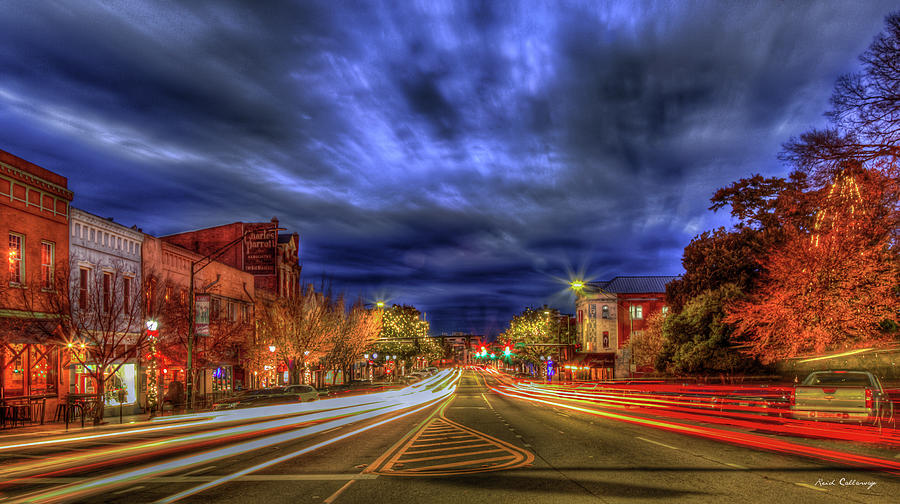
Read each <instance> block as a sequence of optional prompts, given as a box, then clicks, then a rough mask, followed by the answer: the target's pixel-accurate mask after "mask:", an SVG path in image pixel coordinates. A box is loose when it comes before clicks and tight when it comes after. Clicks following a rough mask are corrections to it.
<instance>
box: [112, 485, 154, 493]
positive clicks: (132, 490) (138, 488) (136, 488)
mask: <svg viewBox="0 0 900 504" xmlns="http://www.w3.org/2000/svg"><path fill="white" fill-rule="evenodd" d="M141 488H146V487H145V486H144V485H138V486H133V487H131V488H126V489H125V490H119V491H118V492H113V495H121V494H123V493H128V492H134V491H135V490H140V489H141Z"/></svg>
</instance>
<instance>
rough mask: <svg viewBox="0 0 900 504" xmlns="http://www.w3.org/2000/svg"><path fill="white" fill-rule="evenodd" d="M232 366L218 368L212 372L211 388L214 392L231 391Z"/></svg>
mask: <svg viewBox="0 0 900 504" xmlns="http://www.w3.org/2000/svg"><path fill="white" fill-rule="evenodd" d="M231 376H232V372H231V366H222V367H217V368H216V369H214V370H213V372H212V383H211V384H210V388H211V389H212V391H213V392H221V391H230V390H231V383H232V382H231Z"/></svg>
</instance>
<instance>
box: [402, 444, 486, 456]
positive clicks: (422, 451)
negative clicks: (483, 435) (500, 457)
mask: <svg viewBox="0 0 900 504" xmlns="http://www.w3.org/2000/svg"><path fill="white" fill-rule="evenodd" d="M479 446H491V444H490V443H480V444H473V445H465V446H451V447H449V448H431V449H429V450H416V451H408V450H407V452H406V453H407V455H409V454H416V453H434V452H440V451H452V450H461V449H463V448H477V447H479Z"/></svg>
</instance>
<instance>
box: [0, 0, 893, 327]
mask: <svg viewBox="0 0 900 504" xmlns="http://www.w3.org/2000/svg"><path fill="white" fill-rule="evenodd" d="M182 4H184V5H182ZM896 5H897V4H896V2H889V1H877V2H876V1H866V2H859V1H847V2H838V1H825V2H822V1H815V2H795V1H789V2H778V1H771V2H759V3H752V2H718V1H717V2H700V3H694V2H682V1H678V2H671V3H650V2H627V3H626V2H623V3H606V2H599V1H589V2H583V3H576V2H557V1H550V2H546V3H543V2H542V3H533V2H501V1H499V0H487V1H482V2H462V1H454V2H433V1H416V2H412V1H410V2H405V1H391V2H385V3H383V4H378V3H376V2H360V3H351V2H337V1H334V0H325V1H321V2H312V1H298V2H249V1H248V2H225V1H222V0H215V1H208V2H201V1H195V0H192V1H190V2H146V3H144V2H89V1H86V0H79V1H77V2H71V1H59V2H51V1H40V2H33V1H30V0H7V1H5V2H3V11H2V14H0V34H2V35H0V40H2V41H0V75H2V77H0V148H2V149H4V150H7V151H9V152H11V153H13V154H16V155H18V156H20V157H23V158H25V159H27V160H29V161H32V162H34V163H36V164H39V165H41V166H44V167H46V168H48V169H50V170H53V171H55V172H58V173H60V174H62V175H64V176H66V177H68V179H69V187H70V188H71V189H72V190H74V191H75V201H74V203H73V204H74V206H77V207H79V208H82V209H85V210H88V211H90V212H93V213H97V214H99V215H101V216H110V217H114V218H115V219H116V221H117V222H120V223H123V224H125V225H128V226H130V225H132V224H137V225H138V226H140V227H142V228H143V230H144V231H145V232H148V233H151V234H155V235H164V234H170V233H175V232H180V231H185V230H190V229H196V228H201V227H207V226H215V225H219V224H225V223H229V222H234V221H248V222H249V221H268V220H269V219H271V218H272V217H273V216H278V218H279V219H280V222H281V224H282V225H283V226H284V227H287V228H288V229H289V230H290V231H297V232H298V233H300V235H301V242H302V251H301V256H302V257H301V260H302V263H303V276H304V278H303V280H304V281H307V282H316V284H317V285H318V284H319V282H320V281H321V279H322V277H323V275H324V276H326V277H327V278H329V279H330V281H331V283H332V284H333V287H334V289H335V290H336V291H342V292H345V293H346V295H347V296H349V297H351V298H355V297H357V296H362V297H364V298H365V300H366V301H370V302H374V300H376V299H379V298H382V299H386V300H387V301H388V303H398V304H404V303H405V304H413V305H415V306H416V307H418V308H419V309H421V310H423V311H425V312H427V314H428V320H429V321H430V322H431V323H432V329H433V331H432V332H434V333H438V332H441V331H445V332H449V331H457V330H459V331H471V332H475V333H485V334H496V333H497V332H500V331H502V330H503V329H504V328H505V325H506V323H507V322H508V320H509V318H510V317H511V316H512V315H513V314H514V313H516V312H519V311H520V310H521V309H523V308H524V307H526V306H529V305H533V306H539V305H542V304H544V303H547V304H550V305H551V306H555V307H558V308H560V309H562V310H563V311H568V312H571V311H572V310H573V305H572V297H571V296H570V295H569V294H568V293H567V291H566V284H565V281H567V280H568V279H569V278H571V277H572V275H576V274H578V273H579V272H582V273H584V274H585V275H586V276H587V277H589V278H592V279H608V278H611V277H613V276H616V275H675V274H679V273H681V272H682V269H681V264H680V260H681V253H682V250H683V248H684V246H685V245H686V244H687V243H688V242H689V241H690V239H691V238H692V237H693V236H694V235H696V234H697V233H699V232H701V231H703V230H706V229H710V228H714V227H716V226H720V225H727V224H728V219H727V216H725V215H716V214H713V213H712V212H711V211H709V210H707V208H708V207H709V198H710V196H711V195H712V193H713V192H714V191H715V190H716V189H717V188H719V187H722V186H724V185H727V184H728V183H730V182H731V181H734V180H736V179H738V178H740V177H745V176H749V175H750V174H753V173H762V174H764V175H783V174H785V173H787V171H788V167H786V166H784V165H783V164H782V163H781V162H779V161H778V160H777V157H776V156H777V154H778V152H779V150H780V148H781V147H780V146H781V144H782V143H783V142H785V141H786V140H787V139H788V138H789V137H790V136H792V135H797V134H799V133H801V132H803V131H805V130H807V129H809V128H811V127H821V126H823V125H824V124H825V119H824V117H823V115H822V114H823V112H824V111H825V110H826V109H827V108H828V98H829V96H830V94H831V90H832V88H833V85H834V81H835V78H836V77H837V76H838V75H840V74H842V73H845V72H848V71H853V70H855V69H856V68H857V65H858V60H857V56H858V55H859V54H860V53H861V52H862V51H863V50H865V48H866V47H867V46H868V45H869V43H870V42H871V40H872V38H873V37H874V36H875V35H876V34H877V33H878V32H879V31H881V29H882V27H883V26H884V25H883V21H884V17H885V16H886V15H887V14H888V13H889V12H890V11H891V9H895V8H896Z"/></svg>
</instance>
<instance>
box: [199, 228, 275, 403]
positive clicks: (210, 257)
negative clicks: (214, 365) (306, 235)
mask: <svg viewBox="0 0 900 504" xmlns="http://www.w3.org/2000/svg"><path fill="white" fill-rule="evenodd" d="M285 229H286V228H280V227H273V228H265V230H267V231H272V232H274V233H275V242H276V246H277V242H278V232H279V231H284V230H285ZM256 231H259V229H258V228H250V229H248V230H246V231H244V232H243V233H241V236H239V237H237V238H235V239H234V240H231V241H230V242H228V243H226V244H225V245H223V246H222V247H220V248H218V249H217V250H215V251H213V252H210V253H209V254H207V255H206V256H204V257H201V258H200V259H197V260H196V261H194V262H192V263H191V277H190V294H189V296H188V299H189V301H190V306H189V307H188V317H189V318H190V325H189V327H190V329H189V330H188V337H187V352H188V354H187V376H186V381H187V404H188V408H189V409H194V336H196V322H197V320H196V318H195V315H194V303H195V299H194V297H195V296H194V275H196V274H197V273H200V272H201V271H203V269H204V268H206V267H207V266H209V265H210V264H212V263H214V262H215V261H216V259H218V258H219V256H221V255H222V254H224V253H225V251H226V250H228V249H230V248H231V247H233V246H235V245H237V244H238V243H241V242H243V241H244V238H246V237H247V235H248V234H250V233H253V232H256ZM203 261H206V264H203V265H202V266H200V267H199V268H197V265H198V264H201V263H202V262H203ZM276 274H277V273H276Z"/></svg>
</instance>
